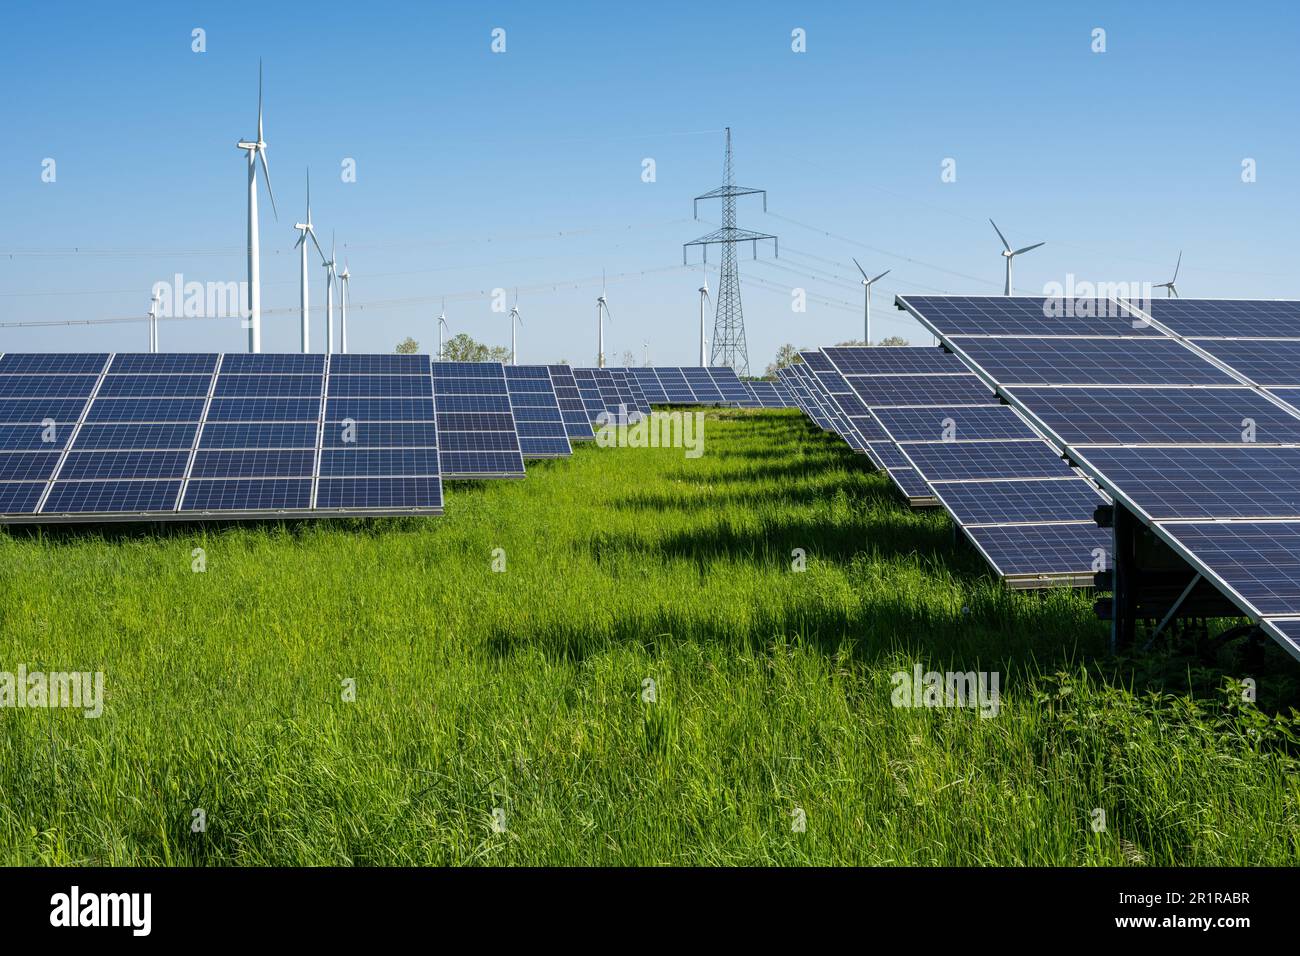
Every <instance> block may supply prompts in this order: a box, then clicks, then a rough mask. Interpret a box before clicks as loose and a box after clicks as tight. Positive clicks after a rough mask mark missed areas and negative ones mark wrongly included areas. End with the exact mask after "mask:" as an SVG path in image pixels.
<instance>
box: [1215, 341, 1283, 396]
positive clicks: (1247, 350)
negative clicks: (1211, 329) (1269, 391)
mask: <svg viewBox="0 0 1300 956" xmlns="http://www.w3.org/2000/svg"><path fill="white" fill-rule="evenodd" d="M1194 344H1195V345H1196V346H1197V347H1198V348H1201V349H1204V350H1205V351H1206V352H1208V353H1210V354H1211V355H1213V356H1214V357H1215V358H1216V359H1218V360H1219V361H1220V362H1224V363H1226V364H1228V365H1231V366H1232V368H1233V370H1235V371H1237V372H1240V373H1241V374H1242V375H1245V376H1246V377H1247V378H1249V379H1250V380H1251V381H1253V382H1254V383H1256V384H1257V385H1264V386H1269V385H1290V386H1297V385H1300V341H1296V342H1286V341H1270V340H1267V339H1264V340H1242V341H1229V340H1213V339H1197V340H1196V341H1195V343H1194Z"/></svg>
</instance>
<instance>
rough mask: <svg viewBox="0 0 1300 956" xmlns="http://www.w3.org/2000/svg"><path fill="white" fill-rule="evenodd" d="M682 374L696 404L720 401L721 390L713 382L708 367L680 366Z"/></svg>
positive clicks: (711, 403)
mask: <svg viewBox="0 0 1300 956" xmlns="http://www.w3.org/2000/svg"><path fill="white" fill-rule="evenodd" d="M682 375H683V376H685V378H686V383H687V384H688V385H690V387H691V392H692V393H693V394H694V395H695V401H696V403H697V404H701V405H716V404H718V403H720V402H721V401H722V392H721V390H719V388H718V386H717V385H716V384H715V383H714V381H713V375H712V374H711V372H710V371H709V369H707V368H703V367H701V366H698V365H687V366H684V367H683V368H682Z"/></svg>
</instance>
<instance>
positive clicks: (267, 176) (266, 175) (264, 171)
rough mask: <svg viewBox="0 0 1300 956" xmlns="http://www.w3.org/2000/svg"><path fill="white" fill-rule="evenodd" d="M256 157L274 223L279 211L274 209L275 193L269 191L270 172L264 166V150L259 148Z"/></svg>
mask: <svg viewBox="0 0 1300 956" xmlns="http://www.w3.org/2000/svg"><path fill="white" fill-rule="evenodd" d="M257 155H258V158H260V159H261V160H262V178H263V179H265V180H266V194H267V195H268V196H270V197H271V212H272V213H274V214H275V220H276V222H279V221H280V211H279V210H278V209H276V208H275V191H274V190H273V189H271V170H270V168H269V167H268V166H267V165H266V150H265V149H261V148H259V149H258V151H257Z"/></svg>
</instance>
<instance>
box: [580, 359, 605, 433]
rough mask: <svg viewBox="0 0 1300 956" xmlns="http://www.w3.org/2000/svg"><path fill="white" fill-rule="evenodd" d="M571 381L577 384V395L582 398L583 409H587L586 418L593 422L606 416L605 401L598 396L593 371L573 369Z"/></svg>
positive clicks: (598, 390)
mask: <svg viewBox="0 0 1300 956" xmlns="http://www.w3.org/2000/svg"><path fill="white" fill-rule="evenodd" d="M573 379H574V381H575V382H577V384H578V394H579V395H580V396H581V397H582V404H583V407H585V408H586V409H587V417H588V418H590V419H591V420H592V421H593V422H594V421H596V420H597V419H599V418H601V416H602V415H606V414H608V413H607V412H606V411H605V399H604V398H603V397H602V396H601V394H600V386H599V385H597V384H596V375H595V373H594V371H593V370H592V369H589V368H575V369H574V370H573Z"/></svg>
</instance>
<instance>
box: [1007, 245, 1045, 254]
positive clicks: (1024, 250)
mask: <svg viewBox="0 0 1300 956" xmlns="http://www.w3.org/2000/svg"><path fill="white" fill-rule="evenodd" d="M1045 245H1047V243H1046V242H1035V243H1034V244H1033V245H1032V246H1025V248H1023V249H1017V250H1016V251H1015V252H1013V253H1011V254H1012V255H1013V256H1018V255H1020V253H1022V252H1028V251H1029V250H1031V249H1037V248H1038V247H1039V246H1045Z"/></svg>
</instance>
